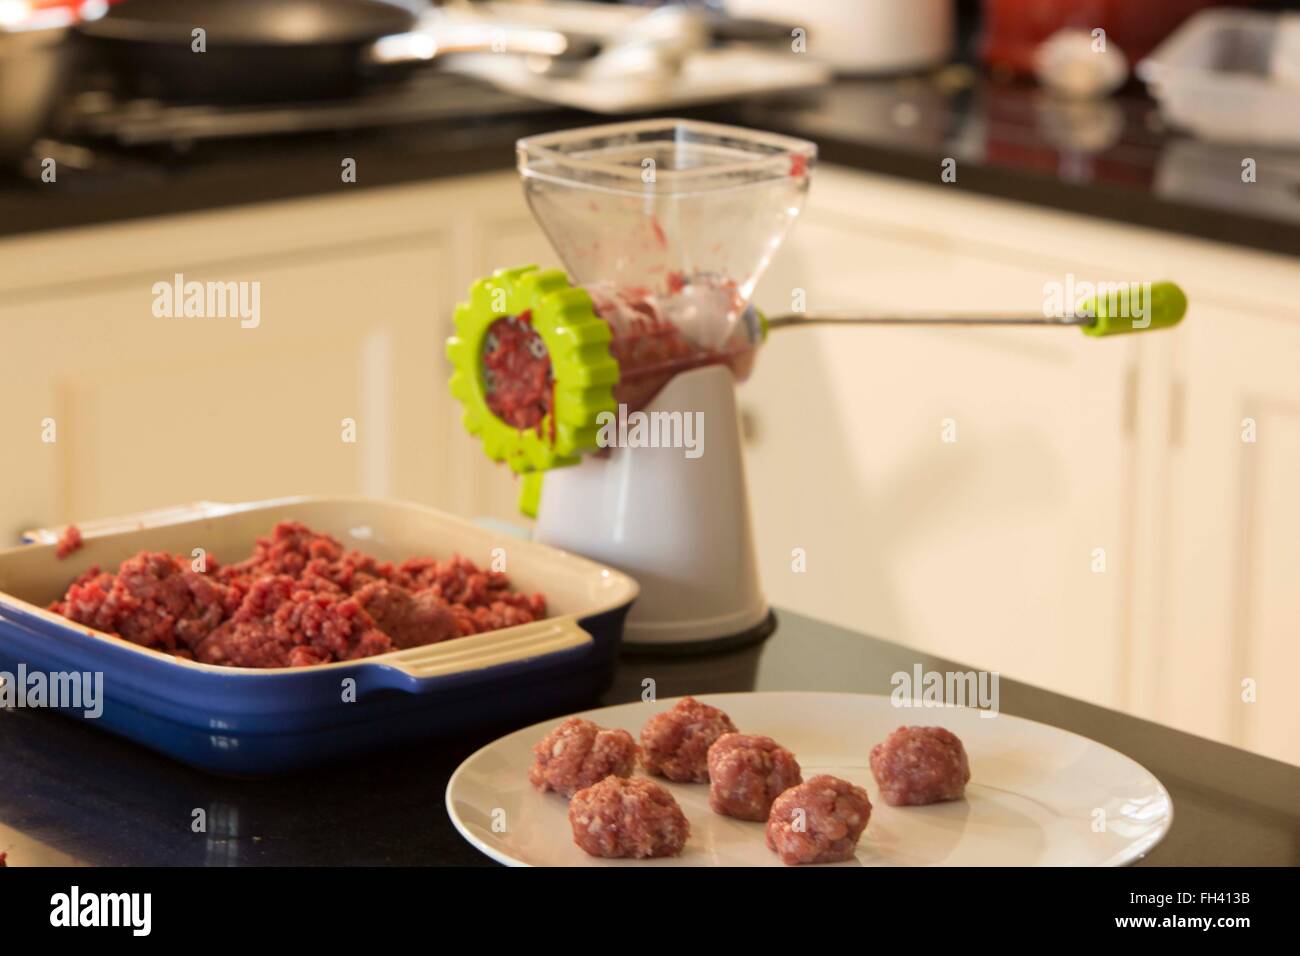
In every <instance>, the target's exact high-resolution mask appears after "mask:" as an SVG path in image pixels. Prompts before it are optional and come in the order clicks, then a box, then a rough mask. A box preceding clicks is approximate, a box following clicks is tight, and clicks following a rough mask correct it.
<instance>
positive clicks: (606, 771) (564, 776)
mask: <svg viewBox="0 0 1300 956" xmlns="http://www.w3.org/2000/svg"><path fill="white" fill-rule="evenodd" d="M636 760H637V746H636V741H635V740H633V739H632V735H631V734H629V733H628V732H627V731H626V730H606V729H605V728H604V727H599V726H597V725H596V724H593V723H592V722H591V721H590V720H583V719H582V718H581V717H570V718H569V719H568V720H566V721H565V722H564V723H562V724H560V726H558V727H556V728H555V729H554V730H552V731H551V732H550V733H549V734H547V735H546V736H545V737H543V738H542V739H541V740H539V741H538V742H537V743H536V744H534V745H533V765H532V767H530V768H529V770H528V780H529V782H530V783H531V784H532V785H533V786H534V787H536V788H537V789H538V790H541V791H543V792H545V791H547V790H554V791H555V792H556V793H559V794H562V795H563V796H566V797H572V796H573V795H574V794H575V793H577V792H578V791H579V790H581V789H583V788H584V787H590V786H591V785H592V784H594V783H597V782H599V781H600V780H603V779H604V778H605V777H608V776H611V775H613V776H615V777H630V776H631V775H632V771H633V770H635V769H636Z"/></svg>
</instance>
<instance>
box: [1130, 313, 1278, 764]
mask: <svg viewBox="0 0 1300 956" xmlns="http://www.w3.org/2000/svg"><path fill="white" fill-rule="evenodd" d="M1185 333H1186V334H1185V335H1183V336H1182V337H1181V339H1180V340H1179V348H1178V350H1177V353H1176V355H1175V362H1174V378H1173V382H1172V384H1171V388H1172V392H1173V400H1172V405H1173V415H1174V417H1173V421H1172V427H1171V429H1170V430H1169V433H1168V444H1169V448H1170V452H1171V456H1172V457H1171V465H1170V489H1169V501H1168V503H1167V509H1168V511H1167V514H1168V516H1169V517H1168V520H1166V521H1165V522H1164V523H1163V525H1162V530H1163V531H1164V535H1163V536H1162V537H1161V538H1160V539H1159V540H1158V546H1159V547H1160V548H1161V550H1160V552H1158V554H1157V556H1156V558H1157V560H1158V561H1160V562H1162V563H1167V565H1168V566H1167V569H1166V571H1165V573H1164V574H1163V576H1162V580H1163V593H1162V595H1161V598H1162V600H1161V605H1162V607H1163V609H1164V611H1165V613H1164V615H1163V616H1162V617H1161V618H1160V619H1159V620H1160V626H1159V627H1158V628H1157V629H1156V631H1155V633H1154V635H1153V641H1152V645H1151V648H1150V657H1151V660H1150V662H1149V666H1148V670H1149V673H1150V674H1151V675H1152V677H1153V680H1152V681H1151V693H1152V696H1153V700H1152V705H1153V709H1154V711H1155V712H1156V713H1159V714H1161V715H1167V718H1166V719H1168V720H1170V721H1172V722H1174V723H1176V724H1177V725H1178V726H1180V727H1184V728H1186V729H1188V730H1191V731H1193V732H1195V733H1199V734H1203V735H1205V736H1208V737H1214V738H1217V739H1222V740H1227V741H1229V742H1231V743H1235V744H1237V745H1238V746H1242V747H1247V748H1249V749H1251V750H1255V751H1258V752H1260V753H1264V754H1267V755H1269V756H1272V757H1276V758H1278V759H1281V760H1287V761H1290V762H1291V763H1300V705H1297V698H1296V694H1295V690H1294V686H1293V685H1294V680H1293V677H1294V675H1295V673H1296V672H1297V670H1300V499H1298V498H1297V492H1298V491H1300V311H1293V312H1289V313H1288V312H1282V311H1280V310H1271V311H1269V310H1262V309H1252V308H1249V307H1247V306H1245V305H1244V304H1242V303H1233V302H1231V301H1224V302H1221V303H1220V302H1214V301H1211V302H1207V303H1203V304H1202V305H1201V307H1200V308H1198V309H1197V312H1196V321H1195V323H1191V322H1189V323H1188V326H1187V328H1186V330H1185ZM1215 582H1217V585H1216V584H1215ZM1244 682H1250V683H1249V684H1246V683H1244ZM1251 691H1253V693H1251Z"/></svg>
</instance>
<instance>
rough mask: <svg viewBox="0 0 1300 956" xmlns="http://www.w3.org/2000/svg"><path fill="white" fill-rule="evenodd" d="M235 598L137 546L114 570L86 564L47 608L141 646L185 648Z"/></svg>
mask: <svg viewBox="0 0 1300 956" xmlns="http://www.w3.org/2000/svg"><path fill="white" fill-rule="evenodd" d="M241 600H242V595H240V594H239V593H238V592H236V591H235V590H233V589H232V588H229V587H227V586H226V585H223V584H221V583H219V582H217V581H215V580H214V579H213V578H212V577H211V576H210V575H208V574H206V573H199V572H196V571H193V570H191V568H190V565H189V563H188V562H186V561H182V560H181V559H180V558H178V557H176V556H175V555H171V554H166V553H164V552H161V551H141V552H140V553H139V554H136V555H134V556H133V557H130V558H127V559H126V560H125V561H123V562H122V564H121V565H120V566H119V567H118V570H117V572H116V573H113V574H109V573H106V572H101V571H100V569H99V567H98V566H95V567H92V568H90V569H89V570H88V571H87V572H86V573H85V574H83V575H81V577H79V578H77V580H75V581H73V582H72V585H71V586H70V587H69V588H68V590H67V593H66V594H65V595H64V597H63V600H62V601H59V602H55V604H54V605H53V606H52V608H51V610H54V611H57V612H58V613H60V614H62V615H63V616H64V617H67V618H70V619H71V620H73V621H76V622H77V623H78V624H85V625H88V626H90V627H93V628H95V629H96V630H99V631H104V632H105V633H107V634H116V635H117V636H118V637H122V638H125V639H126V640H128V641H131V642H132V643H135V644H139V645H141V646H142V647H151V648H154V649H155V650H160V651H169V652H171V653H184V654H188V653H189V652H191V651H192V650H193V648H194V646H195V645H196V644H198V643H199V642H200V641H201V640H203V639H204V638H205V637H207V636H208V634H210V633H211V632H212V630H213V629H214V628H216V627H217V625H218V624H220V623H221V622H222V621H223V620H224V619H225V618H226V617H227V616H228V615H230V614H232V613H234V611H235V610H236V609H237V608H238V607H239V605H240V602H241Z"/></svg>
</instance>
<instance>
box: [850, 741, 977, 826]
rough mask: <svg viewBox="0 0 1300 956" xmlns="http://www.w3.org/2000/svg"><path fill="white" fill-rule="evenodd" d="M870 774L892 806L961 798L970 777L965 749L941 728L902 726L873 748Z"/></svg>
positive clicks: (916, 804) (920, 804)
mask: <svg viewBox="0 0 1300 956" xmlns="http://www.w3.org/2000/svg"><path fill="white" fill-rule="evenodd" d="M871 774H872V776H874V777H875V778H876V783H877V784H878V785H879V786H880V796H881V798H882V799H883V800H884V801H885V802H886V803H887V804H889V805H890V806H891V807H904V806H912V807H915V806H923V805H924V804H927V803H939V802H941V801H943V800H960V799H961V798H962V797H963V796H964V795H965V793H966V784H967V782H968V781H969V780H970V763H969V762H968V761H967V759H966V748H965V747H963V746H962V745H961V741H960V740H958V739H957V736H956V735H955V734H953V733H952V732H951V731H948V730H945V729H944V728H942V727H899V728H898V729H897V730H895V731H894V732H893V733H892V734H890V735H889V736H888V737H887V738H885V740H884V741H882V742H881V743H878V744H876V746H874V747H872V748H871Z"/></svg>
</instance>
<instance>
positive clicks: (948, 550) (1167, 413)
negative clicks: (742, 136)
mask: <svg viewBox="0 0 1300 956" xmlns="http://www.w3.org/2000/svg"><path fill="white" fill-rule="evenodd" d="M936 178H937V172H936ZM526 262H537V263H539V264H542V265H548V264H556V262H555V258H554V255H553V254H552V253H551V251H550V249H549V247H548V245H547V243H546V241H545V238H544V236H543V235H542V233H541V231H540V229H538V228H537V226H536V225H535V224H534V223H533V221H532V220H531V218H530V216H529V215H528V212H527V209H526V207H525V204H524V201H523V198H522V194H521V192H520V190H519V188H518V184H517V182H516V180H515V177H514V175H513V174H512V173H508V172H503V173H499V174H493V175H487V176H474V177H464V178H461V179H455V180H445V181H440V182H435V183H432V184H427V185H417V186H407V187H399V188H392V189H382V190H370V191H365V192H350V191H349V190H348V188H347V187H344V186H340V194H339V195H338V196H334V197H321V198H317V199H313V200H310V201H294V202H284V203H275V204H266V205H260V206H252V207H246V208H239V209H233V210H225V211H218V212H212V213H205V214H199V215H185V216H177V217H172V218H164V219H158V220H148V221H141V222H132V223H123V224H119V225H112V226H106V227H98V228H93V229H81V230H73V231H69V232H56V233H49V234H45V235H39V236H32V237H19V238H14V239H9V240H5V241H2V242H0V363H3V371H4V375H3V377H0V448H3V450H4V451H3V454H4V465H5V467H4V469H3V478H0V482H2V483H3V485H2V490H3V494H2V495H0V538H4V539H10V540H11V539H12V536H13V535H14V533H15V532H16V531H17V530H18V529H19V528H21V527H24V526H30V525H33V524H59V523H62V522H65V521H69V520H76V519H82V518H88V517H94V516H100V515H108V514H120V513H123V512H129V511H132V510H138V509H144V508H152V507H157V506H160V505H164V504H172V503H177V502H183V501H187V500H193V499H198V498H213V499H223V498H224V499H250V498H261V497H267V496H272V495H282V494H300V493H306V492H364V493H368V494H376V495H394V496H399V497H402V498H408V499H414V500H420V501H427V502H430V503H433V504H436V505H439V506H441V507H445V508H448V509H449V510H452V511H456V512H460V513H462V514H469V515H491V516H495V517H499V518H506V519H512V520H515V521H519V520H520V519H519V518H518V514H517V512H516V510H515V498H516V495H517V484H516V481H515V479H514V477H513V476H512V475H511V474H510V473H509V472H508V471H507V470H505V469H503V468H500V467H496V466H493V465H491V464H490V463H489V462H487V460H486V459H485V458H484V457H483V455H482V452H481V449H480V448H479V446H478V444H477V443H476V442H475V441H473V440H471V439H470V438H469V437H468V436H466V435H465V434H464V432H463V429H462V427H461V424H460V413H459V409H458V408H457V407H456V405H455V404H454V402H453V401H452V400H451V399H450V397H449V396H448V394H447V390H446V376H447V369H446V365H445V360H444V359H443V357H442V343H443V341H444V339H445V338H446V336H447V335H448V334H449V332H450V329H451V311H452V308H453V306H454V304H455V302H456V301H457V300H458V299H459V298H460V297H461V296H462V295H463V294H464V291H465V289H466V287H467V286H468V284H469V283H470V282H471V281H472V280H473V279H474V278H476V277H478V276H480V275H483V274H485V273H487V272H489V271H491V270H492V269H494V268H497V267H500V266H514V265H519V264H522V263H526ZM176 272H181V273H183V274H184V275H185V277H186V278H187V279H191V280H199V281H206V280H220V281H233V280H244V281H254V280H256V281H258V282H260V288H261V296H262V300H261V301H262V308H261V312H262V321H261V325H260V326H259V327H258V328H257V329H241V328H239V327H238V325H237V324H236V323H235V322H233V321H231V320H212V319H203V320H200V319H183V318H182V319H165V318H155V317H154V316H153V314H152V312H151V309H150V304H151V298H152V295H151V287H152V285H153V283H155V282H158V281H166V280H168V279H170V278H171V276H172V275H173V274H174V273H176ZM1071 272H1073V273H1074V274H1075V275H1076V276H1077V277H1079V278H1081V279H1087V280H1091V281H1103V280H1128V279H1144V278H1164V277H1167V278H1172V279H1176V280H1178V281H1179V282H1181V283H1182V284H1183V285H1184V286H1185V287H1186V288H1187V290H1188V292H1189V295H1190V298H1191V300H1192V312H1191V314H1190V316H1189V319H1188V322H1187V324H1186V325H1185V326H1184V327H1183V328H1182V329H1181V330H1179V331H1177V332H1174V333H1164V334H1159V335H1152V336H1146V337H1143V336H1133V337H1117V338H1113V339H1107V340H1100V341H1094V340H1090V339H1087V338H1085V337H1083V336H1082V335H1080V334H1079V333H1077V332H1074V331H1071V330H1052V329H1027V330H997V329H976V330H952V329H948V330H940V329H916V330H907V329H826V328H810V329H802V330H800V329H795V330H780V331H777V332H774V333H773V336H772V341H771V342H770V343H769V344H768V345H767V347H766V348H765V349H764V352H763V354H762V356H761V357H760V360H759V363H758V367H757V370H756V371H755V373H754V375H753V377H752V379H751V380H750V381H749V382H747V383H746V384H744V385H743V386H741V391H740V398H741V405H742V408H743V409H744V412H745V415H746V419H747V432H748V435H749V437H748V448H747V455H748V458H749V483H750V494H751V501H752V506H753V512H754V521H755V526H756V535H757V541H758V546H759V551H760V561H761V568H762V573H763V577H764V583H765V586H766V589H767V591H768V595H769V598H770V599H771V600H772V602H773V603H775V604H778V605H781V606H785V607H789V608H792V609H795V610H798V611H801V612H804V613H807V614H810V615H812V616H815V617H821V618H826V619H829V620H832V621H835V622H837V623H841V624H845V625H848V626H850V627H854V628H857V629H860V630H864V631H870V632H873V633H876V634H879V635H881V636H883V637H886V638H889V639H893V640H897V641H901V642H903V643H905V644H908V645H910V646H912V647H914V648H916V649H917V651H918V657H919V656H920V655H921V654H924V653H927V652H932V653H939V654H944V655H947V656H950V657H952V658H954V659H957V660H961V661H965V662H968V663H970V664H971V665H973V666H976V667H980V668H988V669H995V670H998V671H1001V672H1002V673H1004V674H1006V675H1008V676H1011V677H1015V678H1018V679H1021V680H1025V681H1028V682H1031V683H1036V684H1040V685H1043V686H1046V687H1049V688H1051V689H1053V690H1057V691H1060V692H1063V693H1066V694H1069V695H1071V696H1075V697H1080V698H1083V699H1087V700H1092V701H1095V702H1097V703H1100V704H1104V705H1107V706H1112V707H1117V708H1121V709H1125V710H1130V711H1132V712H1135V713H1138V714H1140V715H1142V716H1145V717H1149V718H1151V719H1153V720H1157V721H1161V722H1164V723H1169V724H1172V725H1174V726H1177V727H1180V728H1182V729H1185V730H1189V731H1192V732H1195V733H1199V734H1203V735H1206V736H1210V737H1214V738H1217V739H1220V740H1225V741H1228V742H1231V743H1235V744H1238V745H1241V746H1246V747H1250V748H1251V749H1255V750H1258V751H1260V752H1263V753H1266V754H1269V755H1271V756H1275V757H1280V758H1283V759H1287V760H1290V761H1292V762H1300V749H1298V747H1300V743H1297V742H1298V741H1300V698H1297V697H1296V696H1295V695H1289V694H1288V693H1287V687H1286V684H1285V682H1286V679H1287V677H1288V676H1289V674H1290V672H1291V671H1292V670H1293V669H1294V668H1295V667H1296V666H1297V665H1298V664H1300V661H1298V660H1297V656H1296V655H1297V638H1298V637H1300V634H1298V633H1297V630H1298V629H1300V604H1297V601H1300V597H1298V595H1300V580H1297V575H1298V574H1300V546H1298V545H1297V543H1296V542H1297V541H1300V506H1298V505H1297V503H1296V499H1295V494H1294V490H1295V489H1296V488H1297V487H1300V374H1297V373H1298V372H1300V309H1298V308H1297V306H1296V305H1295V303H1296V302H1300V269H1298V268H1297V267H1296V266H1295V264H1294V262H1293V260H1289V259H1284V258H1281V257H1270V256H1267V255H1263V254H1259V253H1254V252H1243V251H1238V250H1235V249H1232V248H1230V247H1225V246H1219V245H1215V244H1212V243H1206V242H1200V241H1193V240H1184V239H1178V238H1172V237H1169V236H1166V235H1161V234H1155V233H1149V232H1144V231H1141V230H1138V229H1131V228H1125V227H1122V226H1119V225H1115V224H1111V223H1107V222H1102V221H1095V220H1090V219H1086V218H1083V217H1078V216H1072V215H1065V214H1060V213H1053V212H1046V211H1043V210H1039V209H1034V208H1030V207H1023V206H1017V205H1014V204H1011V203H1005V202H1001V201H995V200H988V199H981V198H978V197H972V196H969V195H965V194H962V193H959V192H957V191H956V189H955V187H945V186H940V185H937V184H936V185H934V186H922V185H915V184H904V183H900V182H898V181H896V180H891V179H886V178H882V177H875V176H870V175H865V174H860V173H856V172H849V171H846V170H843V169H836V168H834V167H826V166H824V167H822V168H820V169H819V170H818V172H817V174H816V176H815V177H814V186H813V190H812V193H811V195H810V198H809V203H808V207H807V210H806V213H805V215H804V216H803V218H802V219H801V220H800V221H799V222H798V224H797V225H796V226H795V229H794V231H793V233H792V235H791V238H790V240H789V242H788V243H787V245H786V246H785V247H784V248H783V249H782V250H781V251H780V252H779V253H778V255H777V258H776V260H775V261H774V262H773V265H772V268H771V270H770V271H769V273H768V275H767V277H766V278H765V279H764V281H763V282H762V283H761V285H760V288H759V291H758V294H757V297H756V298H757V301H758V303H759V304H760V305H761V306H762V307H763V308H764V309H765V310H766V311H768V312H771V313H777V312H785V311H789V310H790V308H791V305H792V303H793V302H795V301H796V299H802V300H804V301H805V302H806V305H807V308H808V309H810V310H818V311H821V310H838V309H844V310H852V309H862V308H866V309H871V310H873V311H887V310H900V311H904V310H905V311H909V312H925V311H930V310H939V309H943V310H958V311H973V310H981V309H985V310H996V311H1005V310H1031V311H1032V310H1036V309H1038V308H1040V307H1041V304H1042V299H1043V295H1044V284H1045V283H1048V282H1064V281H1065V280H1066V277H1067V275H1068V274H1069V273H1071ZM345 419H352V420H354V421H355V423H356V441H355V442H347V441H344V440H343V437H344V436H343V424H342V423H343V421H344V420H345ZM1244 419H1252V420H1253V421H1254V422H1255V428H1256V432H1255V441H1254V442H1243V441H1242V439H1241V435H1242V429H1243V427H1245V426H1243V420H1244ZM47 420H53V422H54V425H55V430H56V431H55V434H56V440H55V441H53V442H48V441H44V440H43V438H45V437H47V435H48V431H47V429H46V427H45V423H46V421H47ZM796 549H802V554H803V555H804V556H805V557H804V560H805V562H806V564H805V567H806V570H804V571H795V570H793V568H794V566H795V551H796ZM1244 680H1251V681H1253V682H1254V683H1253V684H1252V685H1248V686H1250V687H1253V689H1254V691H1255V695H1256V696H1255V699H1254V702H1253V703H1246V702H1243V701H1242V697H1241V695H1242V681H1244ZM888 689H889V688H888V686H887V685H882V686H881V687H880V688H879V690H881V691H887V690H888Z"/></svg>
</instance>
